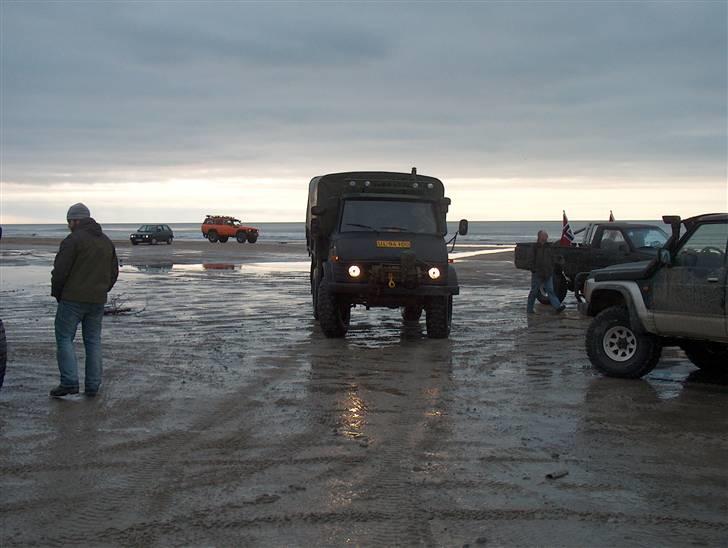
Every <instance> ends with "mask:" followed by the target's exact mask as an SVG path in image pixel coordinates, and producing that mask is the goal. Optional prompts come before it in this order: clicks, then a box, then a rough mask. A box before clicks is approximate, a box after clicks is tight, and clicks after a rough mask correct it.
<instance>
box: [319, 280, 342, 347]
mask: <svg viewBox="0 0 728 548" xmlns="http://www.w3.org/2000/svg"><path fill="white" fill-rule="evenodd" d="M316 310H317V311H318V321H319V325H320V326H321V330H322V331H323V332H324V335H326V336H327V337H329V338H332V339H336V338H341V337H343V336H345V335H346V332H347V331H348V330H349V320H350V318H351V306H350V305H349V303H340V302H339V299H337V297H336V295H335V294H334V293H332V292H331V291H330V290H329V284H328V283H327V281H326V280H325V279H323V280H321V283H320V284H319V286H318V296H317V298H316Z"/></svg>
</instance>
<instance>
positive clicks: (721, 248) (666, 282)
mask: <svg viewBox="0 0 728 548" xmlns="http://www.w3.org/2000/svg"><path fill="white" fill-rule="evenodd" d="M663 220H664V221H665V222H666V223H667V224H670V225H671V227H672V236H671V237H670V240H669V241H668V242H667V244H666V245H665V247H664V248H663V249H661V250H660V252H659V254H658V256H657V257H656V258H655V259H653V260H652V261H643V262H639V263H631V264H622V265H616V266H612V267H607V268H603V269H600V270H595V271H593V272H591V273H590V275H589V278H588V279H587V281H586V284H585V287H584V296H585V298H586V302H585V303H582V304H581V305H580V309H581V310H582V311H583V312H585V313H586V314H588V315H589V316H593V317H594V319H593V320H592V322H591V325H590V326H589V329H588V330H587V334H586V351H587V355H588V356H589V360H590V361H591V363H592V364H593V365H594V367H595V368H596V369H598V370H599V371H601V372H602V373H604V374H605V375H609V376H613V377H624V378H637V377H642V376H643V375H646V374H647V373H649V372H650V371H651V370H652V369H653V368H654V367H655V366H656V365H657V363H658V361H659V359H660V355H661V352H662V348H663V347H665V346H679V347H681V348H682V349H683V350H684V351H685V354H686V355H687V357H688V358H689V359H690V361H691V362H693V363H694V364H695V365H696V366H698V367H699V368H700V369H703V370H709V371H725V372H728V320H727V319H726V297H727V294H726V292H727V291H728V288H727V286H726V277H727V272H726V271H727V266H726V253H727V252H728V214H725V213H714V214H707V215H699V216H697V217H692V218H690V219H686V220H684V221H681V219H680V217H678V216H666V217H663ZM681 225H682V226H684V232H683V234H682V236H681Z"/></svg>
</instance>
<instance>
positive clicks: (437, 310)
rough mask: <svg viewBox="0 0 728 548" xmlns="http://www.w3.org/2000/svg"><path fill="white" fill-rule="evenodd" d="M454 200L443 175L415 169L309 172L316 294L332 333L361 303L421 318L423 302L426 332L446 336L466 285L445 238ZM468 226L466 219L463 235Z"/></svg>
mask: <svg viewBox="0 0 728 548" xmlns="http://www.w3.org/2000/svg"><path fill="white" fill-rule="evenodd" d="M449 205H450V199H449V198H446V197H445V189H444V187H443V184H442V181H440V180H439V179H435V178H434V177H425V176H422V175H417V171H416V170H415V169H413V170H412V173H388V172H381V171H376V172H372V171H368V172H349V173H334V174H329V175H323V176H321V177H314V178H313V179H311V182H310V184H309V193H308V205H307V209H306V242H307V247H308V252H309V255H310V256H311V275H310V282H311V296H312V300H313V311H314V318H316V319H318V322H319V325H320V326H321V330H322V331H323V332H324V334H325V335H326V336H327V337H343V336H345V335H346V332H347V331H348V329H349V320H350V317H351V309H352V308H353V307H355V306H356V305H358V304H359V305H363V306H365V307H366V309H367V310H368V309H369V308H370V307H374V306H377V307H388V308H401V309H402V316H403V318H404V320H405V321H418V320H419V319H420V316H421V315H422V311H423V309H424V311H425V314H426V326H427V336H428V337H430V338H435V339H440V338H446V337H448V335H449V334H450V325H451V322H452V306H453V295H457V294H458V293H459V291H460V288H459V285H458V278H457V273H456V272H455V268H454V267H453V266H452V265H451V264H449V261H448V256H447V253H448V252H447V242H446V241H445V235H446V234H447V224H446V215H447V210H448V206H449ZM467 231H468V222H467V221H466V220H464V219H463V220H462V221H460V226H459V228H458V234H462V235H465V234H467ZM456 236H457V234H456ZM453 240H454V238H453Z"/></svg>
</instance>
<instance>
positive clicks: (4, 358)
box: [0, 320, 8, 388]
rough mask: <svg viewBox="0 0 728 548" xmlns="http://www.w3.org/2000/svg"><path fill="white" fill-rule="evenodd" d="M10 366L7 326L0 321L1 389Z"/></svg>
mask: <svg viewBox="0 0 728 548" xmlns="http://www.w3.org/2000/svg"><path fill="white" fill-rule="evenodd" d="M7 364H8V341H7V339H6V338H5V326H4V325H3V321H2V320H0V388H2V387H3V382H4V381H5V367H6V366H7Z"/></svg>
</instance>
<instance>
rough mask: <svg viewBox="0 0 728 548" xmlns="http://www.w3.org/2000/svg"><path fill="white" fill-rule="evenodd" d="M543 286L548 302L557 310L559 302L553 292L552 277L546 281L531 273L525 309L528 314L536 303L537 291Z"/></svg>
mask: <svg viewBox="0 0 728 548" xmlns="http://www.w3.org/2000/svg"><path fill="white" fill-rule="evenodd" d="M541 286H543V288H544V291H546V294H547V295H548V296H549V302H550V303H551V306H553V307H554V308H559V307H560V306H561V302H560V301H559V299H557V298H556V292H555V291H554V277H553V276H549V277H548V278H546V279H543V278H541V277H539V276H538V275H537V274H536V273H535V272H531V291H530V292H529V293H528V305H527V306H526V309H527V310H528V311H529V312H533V305H534V304H535V303H536V297H537V296H538V292H539V289H540V288H541Z"/></svg>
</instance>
